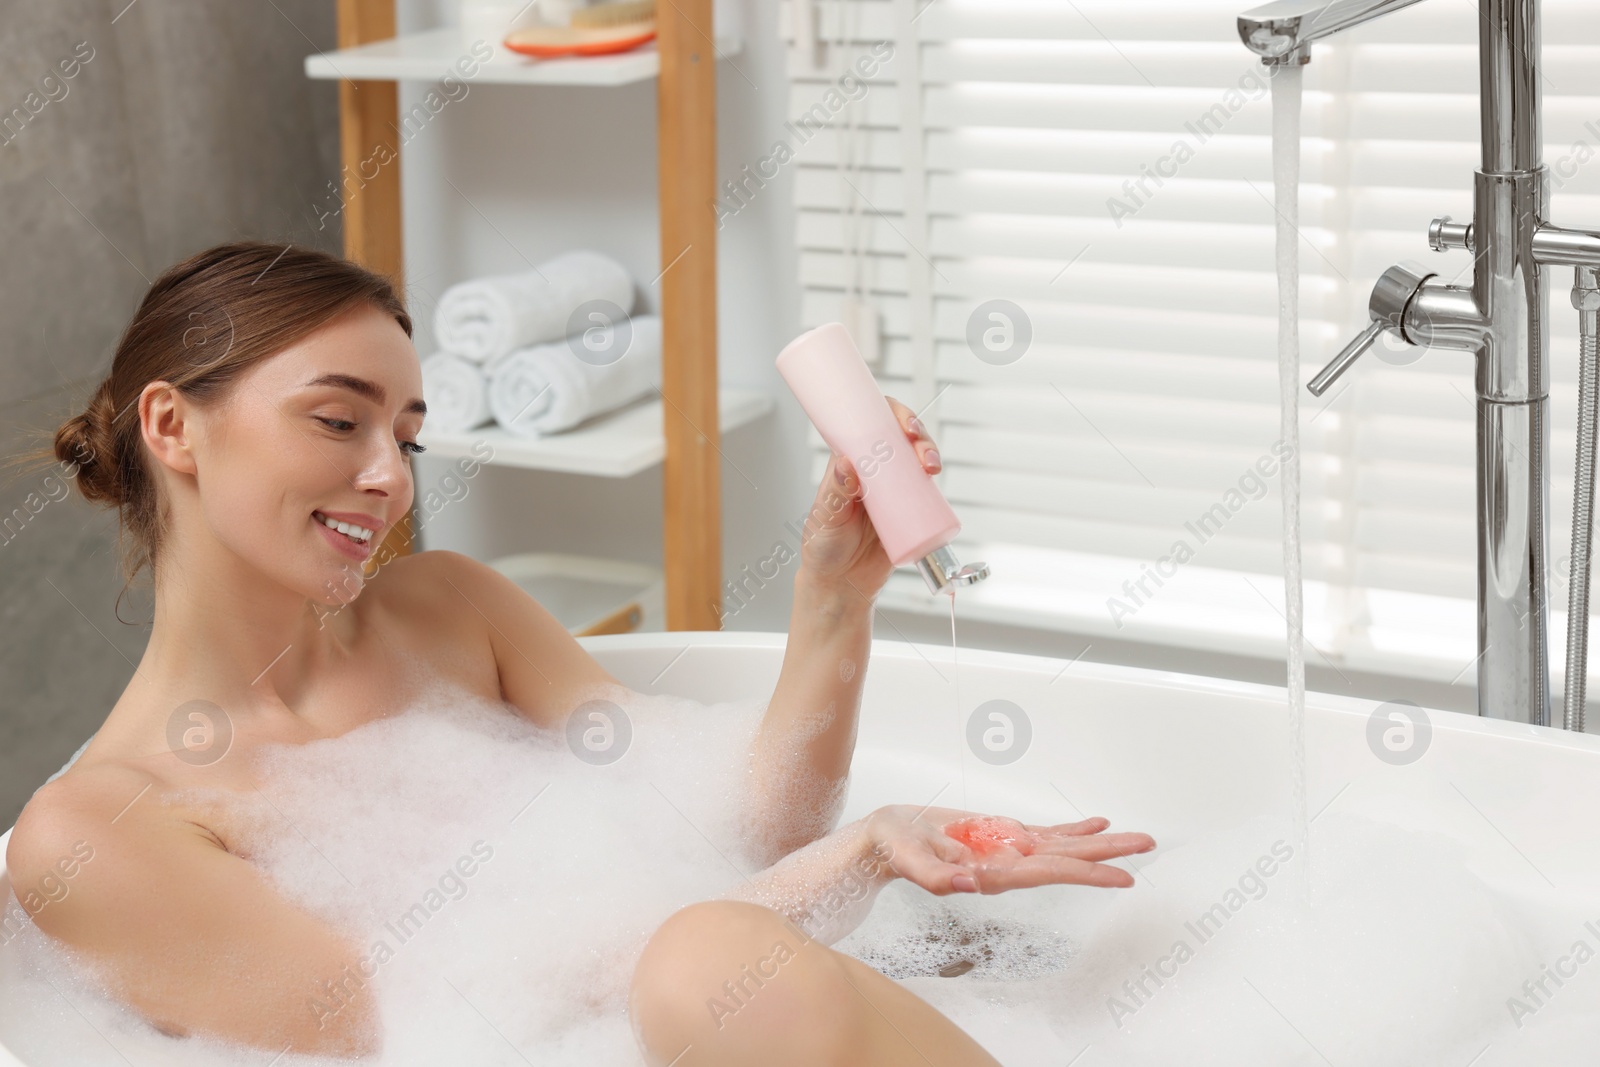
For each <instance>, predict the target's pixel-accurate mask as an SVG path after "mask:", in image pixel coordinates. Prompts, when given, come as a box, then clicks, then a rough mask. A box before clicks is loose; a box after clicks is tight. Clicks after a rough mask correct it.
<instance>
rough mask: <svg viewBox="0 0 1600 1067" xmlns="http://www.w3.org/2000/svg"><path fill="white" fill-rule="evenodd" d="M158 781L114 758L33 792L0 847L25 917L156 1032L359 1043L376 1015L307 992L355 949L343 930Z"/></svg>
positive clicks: (370, 1037) (323, 1047)
mask: <svg viewBox="0 0 1600 1067" xmlns="http://www.w3.org/2000/svg"><path fill="white" fill-rule="evenodd" d="M161 786H162V783H160V782H159V781H158V780H157V778H156V776H154V775H153V774H150V773H149V772H145V771H142V770H141V769H139V768H137V767H134V766H131V765H129V764H128V763H126V762H116V761H113V762H106V763H100V764H97V765H95V766H93V767H87V768H82V769H81V770H73V771H69V772H68V773H67V774H64V775H62V776H61V777H60V778H57V779H56V780H55V781H53V782H50V783H47V784H46V785H45V786H43V787H42V788H41V789H40V790H39V791H38V792H37V793H35V794H34V796H33V798H32V799H31V800H30V801H29V802H28V804H27V806H26V807H25V808H24V809H23V812H22V814H21V816H20V817H19V818H18V820H17V824H16V826H15V827H14V829H13V831H12V835H11V840H10V843H9V845H8V846H7V852H6V866H7V873H8V875H9V877H10V879H11V882H12V885H13V889H14V891H15V892H16V895H17V899H18V901H19V902H20V903H21V904H22V907H23V910H24V911H26V912H27V913H28V915H29V916H30V917H31V918H32V920H33V922H34V924H35V925H36V926H37V927H38V928H39V929H40V930H42V931H43V932H44V933H45V934H47V935H49V936H50V937H52V938H54V939H55V940H57V941H59V942H61V943H63V944H65V945H67V946H69V947H71V948H73V949H76V950H78V951H79V952H81V953H83V954H85V955H86V956H87V957H88V958H89V959H90V960H91V961H93V963H94V964H95V965H96V967H97V969H98V970H99V974H100V976H101V978H102V980H104V981H106V982H107V983H108V985H109V986H110V988H111V991H112V992H114V993H115V994H116V995H118V996H119V997H120V998H121V999H122V1000H123V1001H124V1002H126V1003H128V1004H129V1005H130V1006H132V1007H133V1008H134V1009H136V1010H137V1011H138V1012H139V1013H140V1014H142V1015H143V1016H144V1017H145V1018H146V1019H147V1020H148V1021H149V1022H150V1023H151V1024H152V1025H153V1026H155V1027H156V1028H157V1029H159V1030H161V1031H162V1032H164V1033H168V1034H172V1035H175V1036H183V1035H186V1034H190V1033H196V1032H199V1033H206V1034H210V1035H214V1036H217V1037H221V1038H224V1039H227V1040H233V1041H238V1042H242V1043H245V1044H249V1045H253V1046H256V1047H261V1048H271V1049H274V1050H277V1049H281V1048H282V1047H283V1043H284V1041H291V1042H292V1043H293V1044H294V1045H295V1047H296V1048H298V1049H303V1050H317V1051H324V1052H332V1053H337V1054H349V1053H352V1052H360V1051H365V1050H369V1049H370V1048H371V1047H372V1045H373V1042H374V1040H375V1033H376V1031H375V1020H374V1018H373V1017H372V1016H371V1014H370V1013H369V1012H368V1010H367V1007H366V1005H365V1004H364V1003H359V1005H358V1006H357V1007H355V1008H354V1009H352V1010H349V1011H344V1012H341V1014H340V1016H339V1017H338V1018H330V1017H328V1016H327V1013H326V1012H325V1011H324V1012H321V1013H319V1012H318V1011H317V1010H316V1005H317V1002H316V1001H315V999H314V994H315V991H316V990H317V989H318V988H319V983H320V982H321V981H323V980H326V979H329V978H333V977H337V976H339V975H340V974H341V973H342V971H343V970H344V969H345V968H347V967H349V966H351V965H352V963H353V961H354V960H355V959H356V948H355V946H354V944H353V943H352V941H351V940H350V939H348V938H347V936H346V935H345V934H344V933H342V932H341V931H338V930H334V929H332V928H331V927H329V926H327V925H326V924H325V923H323V922H322V921H321V920H319V919H317V918H315V917H313V916H311V915H309V914H307V913H305V912H303V911H301V910H300V909H299V908H297V907H295V906H294V905H292V904H291V903H290V902H289V901H287V900H286V899H284V898H283V897H281V896H280V895H279V894H278V893H277V892H276V890H275V889H274V888H273V887H272V886H271V885H270V884H269V883H268V882H267V881H266V880H265V879H264V878H263V877H262V876H261V873H260V872H259V871H258V870H257V869H256V868H255V867H254V866H252V865H251V864H250V863H248V862H247V861H246V860H244V859H243V858H241V857H239V856H236V855H234V854H232V853H230V852H228V851H227V849H226V848H225V847H224V846H223V843H222V842H221V841H220V840H219V839H218V838H217V836H216V835H215V834H214V833H213V832H212V831H210V830H209V829H207V828H206V827H205V826H204V825H202V823H201V822H200V821H197V820H196V819H194V818H191V817H190V813H189V812H188V810H187V809H185V808H184V807H182V806H181V805H169V804H167V803H166V802H165V801H164V799H163V793H164V792H165V790H164V789H162V788H161ZM329 1023H332V1025H331V1026H330V1025H328V1024H329Z"/></svg>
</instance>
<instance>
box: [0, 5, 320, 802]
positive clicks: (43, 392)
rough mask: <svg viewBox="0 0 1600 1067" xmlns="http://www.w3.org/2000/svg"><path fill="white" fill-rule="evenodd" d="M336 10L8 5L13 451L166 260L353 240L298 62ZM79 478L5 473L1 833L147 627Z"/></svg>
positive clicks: (88, 375)
mask: <svg viewBox="0 0 1600 1067" xmlns="http://www.w3.org/2000/svg"><path fill="white" fill-rule="evenodd" d="M333 12H334V5H333V4H332V3H331V2H329V0H273V2H272V3H255V2H252V3H226V4H224V3H216V2H215V0H210V2H206V0H136V2H135V3H134V4H133V5H132V6H131V7H129V6H128V0H51V2H50V3H39V2H37V0H0V116H4V115H9V114H11V112H12V110H13V109H14V108H20V109H22V112H23V114H24V115H27V116H28V118H27V121H26V122H25V123H24V122H22V121H21V120H20V119H19V118H17V117H15V116H14V117H13V118H12V119H11V120H10V121H9V123H7V125H6V126H5V128H4V132H3V133H0V142H3V143H0V203H3V204H4V205H5V211H4V214H3V215H0V454H3V455H6V456H9V455H11V454H13V453H14V452H16V451H17V450H19V449H22V448H25V447H29V446H31V445H33V444H35V443H36V438H35V436H34V434H35V432H36V431H39V430H49V431H53V429H54V428H55V427H56V426H57V425H59V424H60V423H61V421H63V420H64V419H65V418H67V417H68V416H70V415H72V414H74V413H76V412H77V411H79V410H81V408H82V406H83V404H84V402H85V401H86V400H87V398H88V396H89V394H90V392H91V391H92V390H93V389H94V387H95V386H96V385H97V384H98V383H99V381H100V379H101V378H102V377H103V376H104V375H105V373H106V371H107V370H109V368H110V366H111V354H112V352H113V350H114V348H115V345H116V342H117V337H118V335H119V334H120V332H121V330H122V328H123V327H124V326H125V325H126V324H127V322H128V319H129V318H130V317H131V316H132V314H133V312H134V310H135V309H136V308H137V306H138V303H139V300H140V299H141V298H142V297H143V295H144V292H145V289H146V287H147V283H148V280H150V279H154V278H155V277H156V276H157V275H158V274H159V273H160V272H161V271H162V270H164V269H165V268H166V267H168V266H170V265H171V264H173V263H175V262H177V261H178V260H180V259H182V258H184V257H186V256H188V255H189V254H191V253H193V252H196V251H198V250H200V249H202V248H205V247H208V246H210V245H213V244H217V243H219V242H222V241H228V240H232V239H235V238H240V237H255V238H261V239H267V240H287V241H294V242H296V243H298V244H305V245H313V246H316V247H321V248H325V249H327V250H329V251H334V252H337V251H338V250H339V247H340V241H341V237H340V233H339V230H338V228H337V227H336V226H335V225H332V224H330V225H329V226H328V227H326V228H325V229H323V230H321V231H318V230H317V229H316V228H315V225H314V220H315V217H316V216H315V214H314V213H313V210H312V205H313V204H315V203H317V202H319V201H320V200H321V199H322V198H323V197H324V196H325V195H326V193H327V188H326V186H327V182H328V181H330V180H331V179H333V178H334V177H335V176H336V175H337V173H338V167H339V164H338V95H337V89H336V88H335V87H334V84H333V83H331V82H320V81H311V80H309V79H307V78H306V77H305V76H304V74H303V72H302V67H301V63H302V60H303V58H304V57H305V56H306V55H307V54H308V53H311V52H314V51H320V50H324V49H327V48H330V47H332V45H333V40H334V24H333ZM83 42H87V47H81V45H82V43H83ZM90 49H92V50H93V52H92V58H90V59H89V60H88V62H87V63H84V64H82V65H81V68H80V69H79V70H78V72H77V73H76V75H75V76H74V77H72V78H71V79H65V78H61V77H60V75H61V71H60V69H59V67H58V64H59V63H60V62H61V61H62V60H68V59H71V58H73V57H74V54H75V52H76V53H77V54H80V55H89V54H90V51H89V50H90ZM52 74H54V75H55V77H54V78H53V79H50V78H49V76H50V75H52ZM30 93H35V94H37V95H36V96H34V97H32V98H31V100H30V97H29V94H30ZM41 101H43V106H42V107H41V106H40V102H41ZM31 110H36V111H37V113H36V114H30V111H31ZM64 484H65V483H64V482H63V481H62V480H61V479H60V476H59V472H58V471H57V470H56V469H55V468H53V467H52V468H48V469H46V470H44V471H40V472H36V473H31V474H27V475H23V476H16V475H13V474H8V475H6V476H5V478H4V479H3V484H0V517H4V516H12V515H13V509H17V508H22V510H23V513H24V514H27V515H28V516H29V517H28V518H27V520H26V521H25V522H19V521H18V519H17V518H15V517H13V519H12V523H13V525H12V526H11V528H10V529H4V530H0V827H6V826H9V825H11V823H12V821H13V820H14V818H15V817H16V815H17V813H18V812H19V811H20V810H21V808H22V805H23V804H24V803H25V802H26V801H27V799H28V798H29V797H30V796H31V795H32V793H33V791H34V789H36V788H37V787H38V786H39V785H40V784H41V783H43V781H44V780H45V779H46V778H47V777H49V775H50V774H51V773H53V772H54V771H55V770H56V769H57V768H58V767H60V766H61V764H62V763H64V762H65V761H66V760H67V758H68V757H70V756H71V755H72V753H73V752H74V751H75V750H76V749H77V747H78V746H79V745H80V744H81V743H82V742H83V741H85V740H86V739H87V738H88V737H89V735H90V734H91V733H93V731H94V730H95V729H96V728H98V727H99V725H100V723H101V722H102V721H104V719H105V716H106V714H107V713H108V712H109V711H110V709H111V706H112V705H113V704H114V703H115V702H116V700H117V697H118V696H120V695H121V693H122V691H123V689H124V688H125V687H126V685H127V684H128V681H129V679H130V678H131V677H132V676H133V665H134V664H135V663H137V662H138V660H139V657H140V655H141V654H142V652H143V650H144V645H145V641H146V638H147V637H148V634H149V628H148V626H147V625H137V624H140V623H144V622H145V621H146V620H148V619H149V617H150V615H149V607H150V605H149V598H148V596H147V595H137V594H134V593H130V595H129V596H128V597H126V598H124V599H123V602H122V618H123V619H125V620H129V621H130V622H133V623H135V624H136V625H126V624H124V623H123V622H119V621H118V619H117V618H116V616H115V614H114V613H113V604H114V602H115V600H116V596H117V593H118V591H119V590H120V589H121V588H122V578H121V576H120V574H119V573H118V569H117V556H116V524H115V522H114V516H112V515H111V514H110V513H107V512H102V511H98V510H96V509H93V508H91V507H89V506H88V505H86V504H85V503H84V502H83V501H82V500H80V499H77V498H75V497H66V498H65V499H62V497H63V493H62V487H63V486H64ZM30 494H35V496H34V501H35V503H34V508H38V502H39V501H48V503H46V504H45V505H44V506H43V507H42V509H38V511H37V514H32V513H31V509H29V508H27V507H24V501H26V500H27V499H28V497H29V495H30Z"/></svg>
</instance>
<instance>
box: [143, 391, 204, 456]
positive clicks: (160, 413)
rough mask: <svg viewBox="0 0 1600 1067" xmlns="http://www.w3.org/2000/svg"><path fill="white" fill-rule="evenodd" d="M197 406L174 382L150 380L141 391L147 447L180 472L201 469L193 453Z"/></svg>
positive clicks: (154, 454)
mask: <svg viewBox="0 0 1600 1067" xmlns="http://www.w3.org/2000/svg"><path fill="white" fill-rule="evenodd" d="M194 410H195V409H194V406H193V405H192V404H190V403H189V402H188V400H187V398H185V397H184V396H183V394H181V393H179V392H178V390H177V389H175V388H173V386H172V383H171V382H166V381H155V382H150V383H149V384H148V385H146V386H145V387H144V389H143V391H142V392H140V394H139V400H138V416H139V432H140V436H141V437H143V438H144V443H145V447H147V448H149V449H150V453H151V455H153V456H154V457H155V458H156V459H157V460H158V461H159V462H161V463H163V464H165V465H166V466H167V467H169V468H171V469H172V470H174V471H177V472H179V473H180V474H196V473H198V471H199V468H198V467H197V465H196V464H195V459H194V453H193V444H194V440H193V435H192V431H193V429H194V424H193V423H192V422H191V417H192V416H193V413H194Z"/></svg>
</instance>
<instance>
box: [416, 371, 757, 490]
mask: <svg viewBox="0 0 1600 1067" xmlns="http://www.w3.org/2000/svg"><path fill="white" fill-rule="evenodd" d="M717 406H718V409H719V410H720V412H721V415H722V432H723V433H724V434H726V433H727V432H728V431H729V430H732V429H734V428H736V427H739V426H743V425H744V424H745V423H747V422H753V421H754V420H756V419H758V418H760V417H761V416H762V415H765V414H766V413H767V412H769V411H771V410H772V409H773V406H774V405H773V402H772V398H771V397H770V396H768V395H766V394H765V393H758V392H754V391H752V390H749V389H720V390H718V392H717ZM661 408H662V401H661V398H660V397H655V398H654V399H649V400H645V399H640V400H637V401H635V402H633V403H632V404H629V405H628V406H627V407H625V408H620V409H618V410H616V411H612V412H607V413H606V414H604V415H597V416H595V417H594V418H592V419H590V420H588V421H587V422H584V423H580V424H579V425H578V426H576V427H574V428H573V429H571V430H567V431H564V432H562V433H557V434H550V435H549V436H547V437H519V436H518V435H516V434H513V433H510V432H509V431H507V430H506V429H505V428H503V427H501V426H499V425H497V424H495V423H489V424H488V425H485V426H480V427H478V428H477V429H475V430H464V431H461V432H449V433H446V432H444V431H429V430H428V429H427V425H426V423H424V426H423V431H422V433H421V434H419V435H418V437H417V440H418V442H420V443H421V444H422V446H423V447H424V448H426V449H427V450H428V455H429V456H430V457H435V456H437V457H442V458H445V459H457V458H462V457H471V458H476V459H481V457H482V449H481V448H478V449H477V450H474V446H477V445H478V444H479V443H480V442H485V443H487V444H488V445H489V446H490V447H491V448H493V449H494V454H493V457H492V458H490V459H488V460H485V461H484V462H487V463H491V464H494V465H496V466H503V467H523V468H527V469H530V470H546V471H564V472H566V473H569V474H592V475H599V476H601V477H606V478H627V477H629V476H631V475H634V474H638V473H639V472H640V471H644V470H649V469H650V468H651V467H654V466H655V465H656V464H658V463H660V462H661V461H662V460H663V459H665V458H666V455H667V442H666V438H665V437H664V436H663V435H662V432H661Z"/></svg>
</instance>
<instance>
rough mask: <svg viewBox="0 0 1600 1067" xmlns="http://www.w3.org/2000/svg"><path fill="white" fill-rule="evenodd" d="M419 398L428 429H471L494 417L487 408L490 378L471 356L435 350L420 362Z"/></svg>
mask: <svg viewBox="0 0 1600 1067" xmlns="http://www.w3.org/2000/svg"><path fill="white" fill-rule="evenodd" d="M422 398H423V400H425V401H427V404H428V417H427V419H426V420H424V424H425V425H426V426H427V427H428V428H429V429H437V430H447V431H450V430H455V431H459V430H471V429H475V428H476V427H479V426H482V425H483V424H484V423H486V422H488V421H489V420H490V419H492V418H493V417H494V414H493V412H491V411H490V410H489V378H488V375H486V374H485V373H484V369H483V368H482V367H480V366H479V365H478V364H476V363H474V362H472V361H471V360H470V359H462V358H461V357H460V356H458V355H455V354H454V353H451V352H435V353H434V354H433V355H431V356H429V357H428V358H427V359H425V360H423V361H422Z"/></svg>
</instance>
